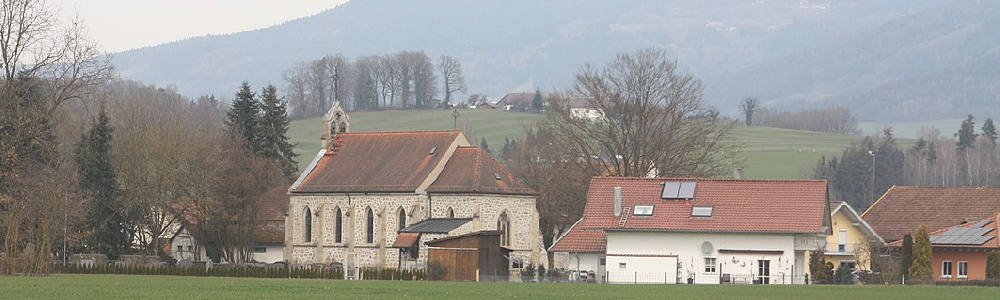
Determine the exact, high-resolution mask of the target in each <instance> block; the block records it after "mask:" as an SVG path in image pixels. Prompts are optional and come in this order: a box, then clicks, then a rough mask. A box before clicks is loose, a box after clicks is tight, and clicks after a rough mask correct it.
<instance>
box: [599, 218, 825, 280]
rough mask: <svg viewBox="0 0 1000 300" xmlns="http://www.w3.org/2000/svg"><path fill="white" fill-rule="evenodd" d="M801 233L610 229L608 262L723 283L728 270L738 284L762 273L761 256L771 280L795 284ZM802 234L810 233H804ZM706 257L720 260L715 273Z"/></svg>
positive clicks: (799, 270)
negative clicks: (796, 248)
mask: <svg viewBox="0 0 1000 300" xmlns="http://www.w3.org/2000/svg"><path fill="white" fill-rule="evenodd" d="M796 237H797V236H796V235H793V234H750V233H676V232H674V233H671V232H635V231H609V232H608V246H607V247H608V250H607V255H608V261H607V267H608V270H609V273H610V271H612V270H618V269H619V263H621V262H625V263H626V270H624V271H628V272H649V273H654V275H655V274H664V273H666V274H670V273H671V272H676V274H677V276H678V278H680V279H681V280H680V282H686V281H687V278H693V279H694V282H695V283H708V284H714V283H719V277H720V274H723V273H728V274H731V276H732V278H733V280H734V281H736V283H744V282H745V283H752V282H753V280H754V279H755V278H756V277H758V275H759V274H758V272H759V268H758V267H759V261H760V260H767V261H769V264H770V276H769V283H770V284H791V283H793V278H795V277H794V276H799V277H801V275H803V272H804V271H803V269H804V266H803V265H802V264H803V263H802V261H803V260H802V257H803V256H804V251H802V250H799V251H798V253H797V252H796V250H795V245H796ZM798 238H800V239H802V238H808V236H805V237H804V236H802V235H799V236H798ZM705 242H709V243H710V244H711V247H710V248H711V249H705V250H710V251H708V252H707V253H706V252H704V251H703V246H702V245H703V244H704V243H705ZM720 250H722V251H721V252H720ZM754 251H757V252H754ZM670 256H673V257H676V266H675V267H674V268H671V265H670V261H671V260H670V259H669V258H670ZM705 258H715V259H716V266H715V269H716V270H715V272H710V271H707V270H706V268H705ZM613 259H614V260H613ZM633 266H636V267H633ZM650 276H653V275H650ZM659 276H661V277H662V276H663V275H659ZM799 281H801V280H797V281H796V282H795V283H799Z"/></svg>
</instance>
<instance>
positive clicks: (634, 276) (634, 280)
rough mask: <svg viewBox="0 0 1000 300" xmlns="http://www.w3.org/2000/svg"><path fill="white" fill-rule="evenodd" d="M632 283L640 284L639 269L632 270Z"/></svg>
mask: <svg viewBox="0 0 1000 300" xmlns="http://www.w3.org/2000/svg"><path fill="white" fill-rule="evenodd" d="M632 284H639V271H633V272H632Z"/></svg>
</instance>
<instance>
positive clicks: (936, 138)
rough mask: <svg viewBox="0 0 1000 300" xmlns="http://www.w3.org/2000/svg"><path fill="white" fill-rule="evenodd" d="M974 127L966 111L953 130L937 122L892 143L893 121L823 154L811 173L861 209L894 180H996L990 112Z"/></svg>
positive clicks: (997, 155) (998, 157)
mask: <svg viewBox="0 0 1000 300" xmlns="http://www.w3.org/2000/svg"><path fill="white" fill-rule="evenodd" d="M980 130H981V133H976V126H975V118H974V117H973V116H972V115H969V116H968V117H967V118H966V119H965V120H963V121H962V122H961V124H959V128H958V130H957V131H956V132H955V133H954V134H952V135H951V136H944V135H942V134H941V131H940V130H938V129H936V128H925V129H922V130H921V133H920V138H919V139H918V140H917V142H916V143H915V144H914V145H913V146H912V147H909V148H907V149H901V148H900V147H899V146H898V145H897V144H896V139H895V137H894V135H893V131H892V128H891V127H886V128H884V129H883V131H882V134H881V136H879V137H865V138H863V139H861V140H859V141H857V142H854V143H852V144H851V145H850V146H849V147H847V148H845V149H844V151H843V152H842V154H841V156H840V157H839V158H838V157H831V158H829V159H827V158H826V157H823V158H821V159H820V160H819V161H818V162H817V163H816V167H815V168H814V169H813V175H814V177H815V178H823V179H828V180H830V191H831V197H834V198H836V199H842V200H844V201H847V202H848V203H850V204H851V205H852V206H853V207H856V208H858V209H859V210H864V209H866V208H867V207H868V206H870V205H871V204H872V202H873V201H874V200H875V199H878V197H880V196H881V195H882V194H884V193H885V192H886V191H887V190H889V188H891V187H892V186H893V185H915V186H998V185H1000V148H998V147H997V146H996V144H997V139H998V134H997V128H996V125H995V124H994V122H993V119H992V118H987V119H986V120H985V121H984V122H983V125H982V126H981V127H980Z"/></svg>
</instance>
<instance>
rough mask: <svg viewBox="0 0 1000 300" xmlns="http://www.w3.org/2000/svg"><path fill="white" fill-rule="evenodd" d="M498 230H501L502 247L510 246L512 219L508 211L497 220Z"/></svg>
mask: <svg viewBox="0 0 1000 300" xmlns="http://www.w3.org/2000/svg"><path fill="white" fill-rule="evenodd" d="M497 230H500V246H510V219H509V218H508V217H507V212H506V211H504V212H502V213H500V218H499V219H497Z"/></svg>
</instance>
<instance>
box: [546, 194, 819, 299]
mask: <svg viewBox="0 0 1000 300" xmlns="http://www.w3.org/2000/svg"><path fill="white" fill-rule="evenodd" d="M830 228H831V225H830V208H829V200H828V199H827V188H826V181H824V180H743V179H700V178H699V179H694V178H622V177H599V178H594V179H593V180H592V181H591V184H590V190H589V191H588V194H587V204H586V207H585V209H584V213H583V218H582V219H581V220H580V221H579V222H577V223H576V224H574V225H573V227H572V229H571V230H570V231H569V232H568V233H567V234H565V235H564V236H562V237H561V238H559V240H557V241H556V242H555V244H554V245H553V246H552V247H551V248H550V251H554V252H557V253H559V254H561V255H564V256H569V260H568V266H564V267H566V268H568V269H579V270H580V271H584V270H587V271H590V272H592V273H593V274H594V276H596V277H597V278H596V280H597V281H600V282H608V283H659V284H674V283H685V282H686V283H699V284H719V283H756V284H803V283H805V274H806V270H807V268H806V264H807V255H806V253H807V252H808V251H814V250H816V249H818V248H820V247H822V246H823V245H824V243H825V241H826V238H827V236H829V235H830V233H831V231H830ZM590 272H588V273H590ZM581 273H582V272H581Z"/></svg>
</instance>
